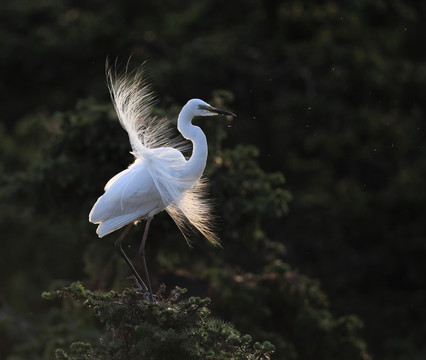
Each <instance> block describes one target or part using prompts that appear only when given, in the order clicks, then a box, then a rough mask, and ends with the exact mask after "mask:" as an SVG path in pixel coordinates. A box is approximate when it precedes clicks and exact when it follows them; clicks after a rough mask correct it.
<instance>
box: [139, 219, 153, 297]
mask: <svg viewBox="0 0 426 360" xmlns="http://www.w3.org/2000/svg"><path fill="white" fill-rule="evenodd" d="M151 220H152V218H147V219H146V225H145V230H144V232H143V238H142V242H141V246H140V248H139V256H140V257H141V259H142V265H143V271H144V275H145V280H146V282H147V284H148V291H149V294H150V300H151V302H153V301H154V299H153V296H152V289H151V281H149V274H148V267H147V266H146V260H145V243H146V238H147V236H148V230H149V224H150V223H151Z"/></svg>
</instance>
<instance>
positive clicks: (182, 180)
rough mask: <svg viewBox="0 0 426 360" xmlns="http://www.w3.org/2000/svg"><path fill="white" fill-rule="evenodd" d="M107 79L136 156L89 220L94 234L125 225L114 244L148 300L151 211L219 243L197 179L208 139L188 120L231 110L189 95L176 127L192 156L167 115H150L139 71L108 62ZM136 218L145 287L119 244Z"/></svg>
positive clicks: (202, 186)
mask: <svg viewBox="0 0 426 360" xmlns="http://www.w3.org/2000/svg"><path fill="white" fill-rule="evenodd" d="M107 80H108V88H109V90H110V93H111V98H112V102H113V104H114V107H115V110H116V112H117V115H118V119H119V120H120V123H121V125H122V126H123V127H124V129H125V130H126V131H127V133H128V135H129V140H130V144H131V147H132V154H133V155H134V157H135V161H134V162H133V164H131V165H130V166H129V167H128V168H127V169H126V170H123V171H122V172H120V173H118V174H117V175H115V176H114V177H113V178H111V179H110V180H109V181H108V183H107V184H106V186H105V193H104V194H103V195H102V196H100V197H99V198H98V200H97V201H96V203H95V205H94V206H93V208H92V210H91V211H90V214H89V221H90V222H92V223H95V224H99V226H98V228H97V230H96V232H97V234H98V235H99V237H103V236H105V235H107V234H109V233H111V232H113V231H115V230H117V229H120V228H122V227H124V226H126V228H125V230H124V231H123V233H122V234H121V236H120V237H119V238H118V240H117V241H116V242H115V246H116V248H117V249H118V251H119V253H120V255H121V256H122V257H123V258H124V260H125V261H126V263H127V264H128V266H129V267H130V270H131V271H132V272H133V274H134V275H135V277H136V279H137V281H138V282H139V284H140V286H141V288H142V289H143V290H144V291H145V292H148V291H149V293H150V299H151V301H152V300H153V298H152V289H151V284H150V280H149V275H148V270H147V266H146V260H145V243H146V239H147V235H148V230H149V225H150V222H151V220H152V218H153V217H154V215H156V214H157V213H159V212H161V211H163V210H166V211H167V212H168V213H169V214H170V216H171V217H172V218H173V220H174V221H175V223H176V224H177V226H178V227H179V228H180V230H181V231H182V233H183V234H184V236H185V238H186V235H185V233H186V230H188V227H189V228H195V229H197V230H198V231H199V232H200V233H201V234H203V235H204V237H206V238H207V240H209V241H210V242H211V243H212V244H218V239H217V237H216V235H215V234H214V232H213V231H212V228H211V206H210V203H209V201H208V200H206V199H205V196H204V195H205V181H204V180H203V178H202V175H203V171H204V168H205V166H206V160H207V140H206V136H205V135H204V133H203V131H202V130H201V129H200V128H199V127H198V126H195V125H193V124H192V119H193V118H194V117H195V116H211V115H218V114H222V115H228V116H235V115H234V114H232V113H230V112H228V111H224V110H220V109H217V108H215V107H212V106H210V105H209V104H207V103H206V102H204V101H202V100H199V99H192V100H189V101H188V102H187V104H186V105H185V106H184V107H183V108H182V110H181V112H180V114H179V116H178V122H177V128H178V130H179V132H180V133H181V134H182V135H183V137H184V138H185V139H187V140H190V141H191V142H192V155H191V157H190V158H189V159H186V158H185V157H184V155H183V154H182V152H181V151H182V150H183V149H184V147H185V143H187V142H185V141H184V140H182V141H180V140H176V139H175V140H170V127H169V124H168V121H167V119H165V118H158V117H153V116H152V103H153V96H152V93H151V92H150V90H149V88H148V87H147V86H146V85H145V84H144V81H143V72H142V71H141V70H138V71H136V72H135V73H134V74H133V75H128V74H127V73H124V74H122V75H117V74H116V73H114V72H113V71H112V70H111V68H110V67H109V66H108V65H107ZM141 220H146V225H145V230H144V233H143V237H142V241H141V245H140V248H139V256H140V258H141V260H142V264H143V270H144V276H145V280H146V281H147V284H148V287H147V286H146V285H145V283H144V282H143V280H142V279H141V277H140V276H139V274H138V273H137V271H136V270H135V268H134V267H133V266H132V264H131V262H130V260H129V259H128V257H127V256H126V254H125V252H124V251H123V249H122V247H121V243H122V241H123V239H124V237H125V236H126V234H127V233H128V231H129V230H130V228H131V227H132V225H133V224H136V223H137V222H139V221H141Z"/></svg>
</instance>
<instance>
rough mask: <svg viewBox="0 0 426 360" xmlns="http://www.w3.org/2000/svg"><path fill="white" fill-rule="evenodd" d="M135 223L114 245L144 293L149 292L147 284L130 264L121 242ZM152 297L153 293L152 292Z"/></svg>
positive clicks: (128, 226)
mask: <svg viewBox="0 0 426 360" xmlns="http://www.w3.org/2000/svg"><path fill="white" fill-rule="evenodd" d="M132 225H133V223H130V224H129V225H127V227H126V228H125V229H124V231H123V232H122V234H121V235H120V237H119V238H118V239H117V241H116V242H115V243H114V245H115V247H116V248H117V250H118V252H119V253H120V255H121V257H122V258H123V259H124V261H125V262H126V263H127V265H128V266H129V268H130V270H131V271H132V273H133V275H134V276H135V277H136V280H137V281H138V283H139V285H140V287H141V288H142V290H143V291H145V292H148V288H147V287H146V285H145V283H144V282H143V280H142V278H141V277H140V275H139V274H138V272H137V271H136V269H135V268H134V267H133V265H132V263H131V262H130V260H129V258H128V257H127V255H126V253H125V252H124V250H123V248H122V247H121V242H122V241H123V239H124V237H125V236H126V235H127V233H128V232H129V230H130V228H131V227H132ZM151 297H152V292H151Z"/></svg>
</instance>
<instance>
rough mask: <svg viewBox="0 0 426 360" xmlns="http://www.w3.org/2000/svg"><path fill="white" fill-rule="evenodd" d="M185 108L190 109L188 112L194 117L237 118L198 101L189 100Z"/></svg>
mask: <svg viewBox="0 0 426 360" xmlns="http://www.w3.org/2000/svg"><path fill="white" fill-rule="evenodd" d="M185 106H188V107H189V108H190V111H191V112H193V114H194V116H213V115H229V116H237V115H235V114H233V113H231V112H229V111H225V110H221V109H218V108H215V107H213V106H211V105H209V104H207V103H206V102H205V101H203V100H200V99H192V100H189V101H188V103H187V104H186V105H185Z"/></svg>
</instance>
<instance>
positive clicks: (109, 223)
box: [89, 160, 165, 237]
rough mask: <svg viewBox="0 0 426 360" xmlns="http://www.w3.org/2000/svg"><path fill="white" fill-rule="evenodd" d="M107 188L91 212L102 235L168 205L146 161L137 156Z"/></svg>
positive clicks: (150, 214) (152, 213)
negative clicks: (153, 179) (148, 169)
mask: <svg viewBox="0 0 426 360" xmlns="http://www.w3.org/2000/svg"><path fill="white" fill-rule="evenodd" d="M105 188H106V191H105V193H104V194H103V195H102V196H101V197H99V199H98V200H97V201H96V203H95V205H94V206H93V208H92V210H91V212H90V214H89V221H90V222H92V223H95V224H99V226H98V229H97V233H98V235H99V237H103V236H105V235H107V234H109V233H111V232H113V231H115V230H117V229H119V228H121V227H123V226H124V225H127V224H129V223H131V222H134V221H137V220H140V219H143V218H145V217H147V216H153V215H154V214H156V213H158V212H160V211H161V210H163V209H164V208H165V205H164V203H163V200H162V198H161V196H160V194H159V192H158V190H157V188H156V186H155V184H154V182H153V181H152V178H151V175H150V172H149V171H147V164H146V163H145V162H144V161H141V160H137V161H136V162H135V163H134V164H133V165H131V166H130V167H129V168H128V169H127V170H124V171H122V172H121V173H119V174H117V175H116V176H114V177H113V178H112V179H111V180H110V181H109V182H108V183H107V186H106V187H105Z"/></svg>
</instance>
